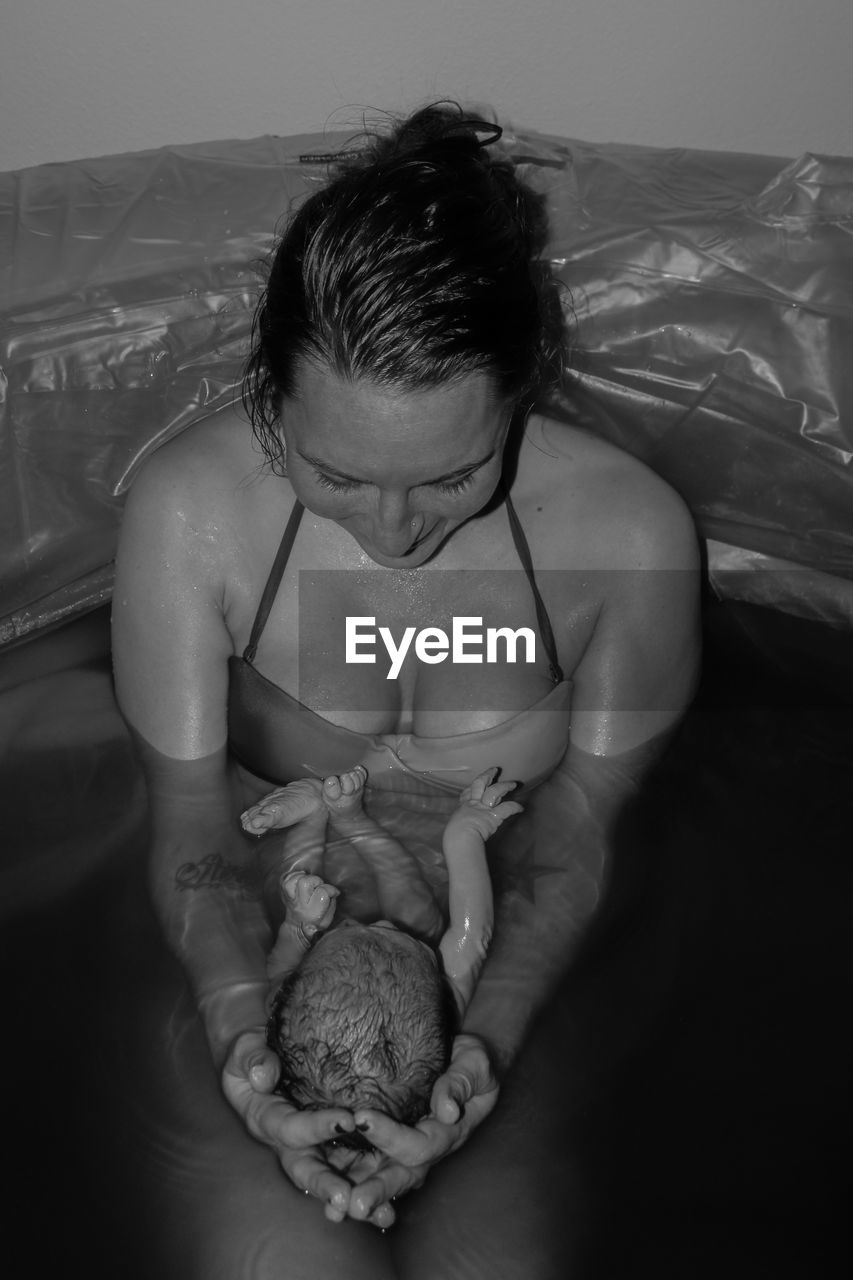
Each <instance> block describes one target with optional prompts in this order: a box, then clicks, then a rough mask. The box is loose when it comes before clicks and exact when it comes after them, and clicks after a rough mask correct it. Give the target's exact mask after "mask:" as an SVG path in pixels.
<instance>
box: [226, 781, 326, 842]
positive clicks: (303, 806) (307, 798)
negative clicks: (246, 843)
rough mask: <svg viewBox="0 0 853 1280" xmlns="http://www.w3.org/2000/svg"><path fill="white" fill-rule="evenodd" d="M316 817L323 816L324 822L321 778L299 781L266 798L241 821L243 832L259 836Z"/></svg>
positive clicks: (242, 816)
mask: <svg viewBox="0 0 853 1280" xmlns="http://www.w3.org/2000/svg"><path fill="white" fill-rule="evenodd" d="M313 817H321V818H322V819H323V821H324V822H325V818H326V813H325V809H324V807H323V785H322V783H321V782H320V780H319V778H300V779H299V780H298V781H297V782H291V783H289V784H288V785H287V786H286V787H278V788H277V790H275V791H271V792H270V794H269V795H268V796H263V797H262V798H261V799H260V800H259V801H258V802H257V804H253V805H252V806H251V808H249V809H247V810H246V811H245V813H243V814H241V815H240V822H241V823H242V826H243V830H244V831H248V832H249V834H250V835H253V836H259V835H262V834H263V833H264V832H265V831H272V830H274V829H276V828H279V827H292V826H293V825H294V823H296V822H304V821H305V819H306V818H313Z"/></svg>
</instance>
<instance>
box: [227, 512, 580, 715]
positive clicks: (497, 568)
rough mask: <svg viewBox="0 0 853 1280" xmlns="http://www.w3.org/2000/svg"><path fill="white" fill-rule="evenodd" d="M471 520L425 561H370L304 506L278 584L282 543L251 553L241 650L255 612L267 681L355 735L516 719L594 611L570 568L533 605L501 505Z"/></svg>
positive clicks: (236, 622) (569, 655) (242, 600)
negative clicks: (417, 564)
mask: <svg viewBox="0 0 853 1280" xmlns="http://www.w3.org/2000/svg"><path fill="white" fill-rule="evenodd" d="M471 523H472V526H473V527H466V528H464V529H462V530H458V531H457V532H456V534H455V535H454V538H453V543H452V548H451V547H450V546H448V547H447V548H446V549H445V550H444V551H443V552H442V553H440V554H439V556H438V557H436V558H435V560H434V561H433V562H431V563H430V564H429V565H426V566H423V567H421V568H419V569H415V570H411V571H403V570H389V569H384V568H379V567H375V566H371V564H370V562H369V561H365V559H364V557H363V556H362V554H361V553H360V551H359V549H358V548H357V547H353V548H347V545H346V542H345V541H342V540H345V539H346V538H347V535H346V534H344V533H343V531H340V530H338V531H337V534H339V535H340V537H337V536H336V535H335V531H330V530H328V528H326V527H324V526H323V522H318V521H316V520H315V519H314V517H312V516H311V515H310V514H309V513H306V515H305V516H304V517H303V520H302V522H301V524H300V527H299V531H298V534H297V537H296V539H295V540H294V542H293V546H292V548H291V551H290V554H289V556H288V559H287V563H286V565H285V566H284V570H283V573H282V574H281V578H280V581H278V582H277V583H275V582H274V583H273V584H272V586H273V588H274V590H272V591H269V590H267V589H268V584H269V578H268V571H269V566H270V562H271V561H272V560H273V559H274V557H275V552H276V549H277V547H276V546H267V547H266V548H265V555H263V556H260V557H258V559H260V560H261V561H263V562H264V571H257V569H256V565H255V559H254V558H253V559H251V560H250V562H249V565H248V567H246V568H245V569H244V570H243V571H242V572H241V574H240V575H238V576H239V579H240V589H239V591H238V592H235V594H234V596H233V599H232V600H231V602H230V608H229V625H230V626H231V630H232V635H233V636H234V640H235V651H236V652H242V651H243V649H244V647H245V645H246V644H247V643H248V640H249V636H250V633H251V631H252V627H253V623H255V624H257V623H258V622H260V623H261V631H260V636H259V639H258V648H257V654H256V657H255V664H256V666H257V667H258V669H259V670H260V671H261V672H262V673H263V674H264V675H265V676H266V677H267V679H269V680H271V681H272V682H273V683H275V684H277V685H278V686H280V687H281V688H282V689H284V690H285V691H286V692H287V693H289V694H290V695H291V696H292V697H294V698H296V699H297V701H299V702H300V703H302V704H303V705H304V706H307V707H309V708H310V709H311V710H313V711H315V712H317V713H318V714H319V715H321V716H323V717H325V718H326V719H329V720H332V721H334V722H335V723H337V724H340V725H342V726H344V727H346V728H350V729H355V730H358V731H360V732H368V733H415V734H418V735H422V736H424V737H443V736H452V735H455V734H460V733H467V732H472V731H477V730H481V729H485V728H489V727H491V726H493V725H495V724H498V723H501V722H502V721H505V720H507V719H509V718H511V717H512V716H513V715H516V714H517V713H518V712H520V711H522V710H524V709H526V708H528V707H530V706H532V705H534V704H535V703H536V702H538V701H539V700H540V699H541V698H542V697H544V695H545V694H546V693H547V692H548V691H549V690H550V689H551V688H552V687H553V676H552V673H551V667H552V662H553V659H554V657H555V656H556V657H557V660H558V661H559V663H560V665H561V666H562V667H563V669H564V671H565V672H566V674H567V675H569V674H571V671H572V670H573V668H574V666H575V665H576V664H577V662H578V661H579V659H580V656H581V654H582V652H583V649H584V648H585V646H586V643H587V642H588V637H589V634H590V631H591V623H590V618H591V616H592V614H593V613H594V609H593V608H592V607H591V602H590V600H589V592H588V591H587V590H585V588H584V584H583V582H582V581H581V580H580V579H579V577H578V575H573V574H571V573H565V574H563V573H559V572H555V571H554V570H547V571H542V572H541V573H537V574H536V578H535V581H536V582H537V583H538V584H539V591H540V600H539V601H538V603H537V597H536V591H535V588H534V585H533V581H532V580H531V573H530V570H531V568H532V565H531V564H530V563H528V565H527V567H525V565H524V563H523V561H522V557H521V555H520V552H519V547H518V545H517V540H516V539H515V538H514V537H513V535H512V531H511V529H510V527H509V523H508V520H507V516H506V512H505V511H504V509H503V508H502V507H501V508H498V509H497V510H495V511H493V512H491V513H489V515H488V516H487V517H483V518H479V519H478V520H477V521H476V522H471ZM330 533H331V536H330ZM265 590H267V599H266V600H265V601H264V603H263V604H262V603H261V602H262V601H263V600H264V593H265ZM259 609H260V614H259ZM549 632H552V633H553V643H551V637H550V636H549ZM555 651H556V652H555Z"/></svg>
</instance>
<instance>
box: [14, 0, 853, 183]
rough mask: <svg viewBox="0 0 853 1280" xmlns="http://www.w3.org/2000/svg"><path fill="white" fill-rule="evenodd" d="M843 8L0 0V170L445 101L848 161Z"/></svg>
mask: <svg viewBox="0 0 853 1280" xmlns="http://www.w3.org/2000/svg"><path fill="white" fill-rule="evenodd" d="M851 53H853V0H573V2H572V0H301V2H300V3H294V0H3V3H2V16H1V17H0V122H2V123H0V135H2V136H0V170H5V169H10V168H19V167H22V166H26V165H33V164H40V163H43V162H46V161H53V160H69V159H77V158H80V157H83V156H92V155H104V154H109V153H113V152H120V151H130V150H136V149H140V148H147V147H156V146H162V145H165V144H169V143H178V142H197V141H205V140H208V139H214V138H235V137H243V138H247V137H254V136H256V135H258V134H262V133H278V134H291V133H302V132H312V131H316V130H321V129H323V128H324V127H325V126H326V125H329V126H331V127H333V128H347V127H349V126H350V125H352V124H356V125H357V124H358V122H359V119H360V112H361V110H362V109H363V108H382V109H386V110H390V111H394V112H397V111H401V110H404V109H406V108H408V107H411V106H414V105H417V104H419V103H421V102H423V101H424V100H425V99H430V98H435V97H442V96H449V97H455V98H459V99H462V100H466V101H474V102H485V103H490V104H491V105H492V106H493V107H494V108H495V109H496V111H497V113H498V116H499V117H500V118H502V119H504V121H505V122H511V123H512V124H514V125H516V126H517V127H527V128H532V129H539V130H541V131H544V132H551V133H558V134H566V135H569V136H574V137H578V138H586V139H589V140H591V141H599V142H603V141H617V142H636V143H645V144H649V145H653V146H668V147H681V146H683V147H702V148H711V149H716V148H722V149H727V150H737V151H752V152H762V153H767V154H772V155H780V156H789V155H791V156H792V155H798V154H799V153H801V152H802V151H806V150H809V151H818V152H824V153H836V154H844V155H851V154H853V119H851V117H853V111H852V110H851V106H852V105H853V92H851V87H850V86H851Z"/></svg>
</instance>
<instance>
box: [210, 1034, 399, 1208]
mask: <svg viewBox="0 0 853 1280" xmlns="http://www.w3.org/2000/svg"><path fill="white" fill-rule="evenodd" d="M278 1075H279V1063H278V1059H277V1057H276V1055H275V1054H274V1053H273V1051H272V1050H271V1049H269V1048H268V1047H267V1043H266V1038H265V1034H264V1031H263V1030H262V1029H261V1028H257V1029H254V1030H251V1031H244V1032H243V1033H242V1034H241V1035H239V1036H238V1037H237V1039H236V1040H235V1041H234V1044H233V1045H232V1046H231V1051H230V1053H229V1054H228V1058H227V1060H226V1062H225V1066H224V1068H223V1071H222V1087H223V1089H224V1091H225V1096H226V1097H227V1099H228V1101H229V1102H230V1103H231V1106H232V1107H233V1108H234V1110H235V1111H236V1112H237V1114H238V1115H239V1116H240V1117H241V1119H242V1120H243V1123H244V1124H245V1126H246V1128H247V1129H248V1131H249V1133H250V1134H251V1135H252V1137H253V1138H257V1140H258V1141H259V1142H263V1143H265V1144H266V1145H267V1146H269V1147H272V1148H273V1149H274V1150H275V1152H276V1155H277V1156H278V1160H279V1163H280V1164H281V1167H282V1169H283V1170H284V1172H285V1174H286V1175H287V1177H288V1178H289V1179H290V1181H291V1182H292V1183H293V1185H294V1186H295V1187H296V1188H297V1189H298V1190H300V1191H304V1192H305V1193H306V1194H310V1195H312V1196H316V1198H317V1199H318V1200H322V1201H323V1203H324V1205H325V1207H326V1210H325V1211H326V1216H327V1217H328V1218H330V1219H331V1220H332V1221H334V1222H340V1221H342V1220H343V1218H345V1217H346V1216H347V1213H348V1212H349V1208H350V1196H351V1193H352V1190H353V1188H352V1183H351V1182H350V1181H349V1180H348V1179H347V1178H346V1177H343V1176H342V1175H341V1174H340V1173H339V1172H338V1171H337V1170H336V1169H334V1168H333V1167H332V1166H331V1165H330V1163H329V1160H328V1158H327V1155H326V1152H325V1150H324V1149H323V1146H322V1144H323V1143H324V1142H328V1141H330V1140H331V1139H334V1138H337V1137H339V1136H340V1133H341V1132H344V1133H347V1132H351V1131H352V1130H353V1129H354V1128H355V1119H354V1117H353V1115H352V1113H351V1112H349V1111H346V1110H344V1109H343V1108H342V1107H334V1108H330V1109H329V1110H326V1111H300V1110H299V1109H298V1107H295V1106H294V1105H293V1103H291V1102H288V1100H287V1099H286V1098H284V1097H282V1096H281V1094H278V1093H274V1092H273V1091H274V1089H275V1086H276V1083H277V1081H278ZM387 1198H388V1197H385V1199H387ZM358 1216H359V1217H360V1218H363V1219H364V1220H366V1221H368V1222H371V1223H373V1224H374V1225H375V1226H379V1227H386V1226H390V1224H391V1222H393V1220H394V1216H393V1211H390V1210H389V1209H388V1208H387V1206H385V1205H384V1204H382V1203H380V1202H378V1201H377V1203H376V1206H375V1211H374V1210H373V1209H371V1210H369V1211H368V1212H367V1213H364V1214H359V1215H358Z"/></svg>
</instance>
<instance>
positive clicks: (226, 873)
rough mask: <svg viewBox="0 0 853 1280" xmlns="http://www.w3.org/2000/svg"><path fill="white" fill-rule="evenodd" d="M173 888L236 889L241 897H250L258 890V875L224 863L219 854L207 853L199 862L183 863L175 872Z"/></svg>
mask: <svg viewBox="0 0 853 1280" xmlns="http://www.w3.org/2000/svg"><path fill="white" fill-rule="evenodd" d="M175 887H176V888H177V889H181V890H187V889H237V890H239V891H240V893H241V894H242V896H243V897H252V896H254V892H255V891H256V890H257V888H258V875H257V873H256V871H255V869H254V868H252V867H240V866H237V865H236V864H235V863H233V862H226V861H225V859H224V858H223V857H222V855H221V854H218V853H209V854H208V855H207V857H206V858H202V859H201V861H200V862H184V863H183V864H182V865H181V866H180V867H178V869H177V871H176V872H175Z"/></svg>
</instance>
